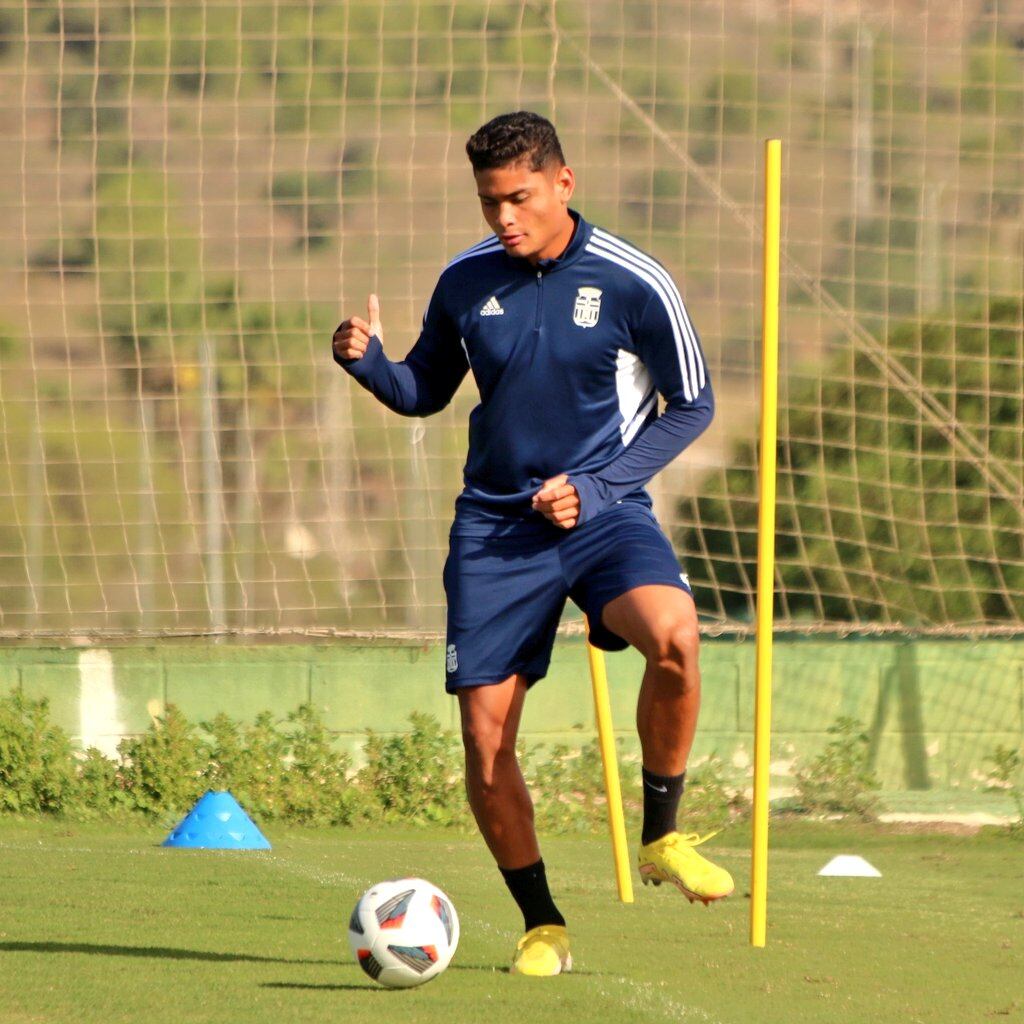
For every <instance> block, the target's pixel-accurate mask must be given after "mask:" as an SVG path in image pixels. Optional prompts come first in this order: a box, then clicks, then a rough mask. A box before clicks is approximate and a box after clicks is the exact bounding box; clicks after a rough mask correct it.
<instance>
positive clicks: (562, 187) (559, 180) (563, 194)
mask: <svg viewBox="0 0 1024 1024" xmlns="http://www.w3.org/2000/svg"><path fill="white" fill-rule="evenodd" d="M575 190H576V175H575V174H573V172H572V168H571V167H566V166H565V165H563V166H562V167H560V168H559V169H558V170H557V171H556V172H555V192H556V193H557V194H558V198H559V199H560V200H561V201H562V202H563V203H565V204H566V205H568V203H569V200H570V199H571V198H572V194H573V192H574V191H575Z"/></svg>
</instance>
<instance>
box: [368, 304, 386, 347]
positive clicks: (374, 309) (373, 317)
mask: <svg viewBox="0 0 1024 1024" xmlns="http://www.w3.org/2000/svg"><path fill="white" fill-rule="evenodd" d="M366 319H367V320H369V321H370V333H371V334H376V335H377V337H378V338H380V340H381V341H383V340H384V332H383V329H382V328H381V325H380V299H378V298H377V296H376V295H375V294H371V295H370V297H369V298H368V299H367V300H366Z"/></svg>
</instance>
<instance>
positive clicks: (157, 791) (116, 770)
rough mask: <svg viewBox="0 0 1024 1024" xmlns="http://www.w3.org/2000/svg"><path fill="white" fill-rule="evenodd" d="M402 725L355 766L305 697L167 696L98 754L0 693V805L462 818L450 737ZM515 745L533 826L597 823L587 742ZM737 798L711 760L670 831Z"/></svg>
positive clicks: (70, 811)
mask: <svg viewBox="0 0 1024 1024" xmlns="http://www.w3.org/2000/svg"><path fill="white" fill-rule="evenodd" d="M409 723H410V726H411V729H410V731H409V732H407V733H403V734H400V735H394V736H383V735H380V734H378V733H375V732H373V731H372V730H369V731H368V732H367V738H366V745H365V748H364V754H365V764H364V765H363V767H362V768H360V769H359V770H358V771H356V770H354V769H353V766H352V764H351V761H350V759H349V757H348V756H347V755H346V754H344V753H342V752H340V751H339V750H337V749H336V748H335V745H334V742H333V739H332V736H331V734H330V732H329V731H328V729H327V727H326V725H325V724H324V722H323V719H322V718H321V717H320V716H319V714H318V713H317V711H316V709H315V708H314V707H313V706H311V705H308V704H307V705H303V706H301V707H299V708H298V709H297V710H295V711H293V712H292V713H291V714H290V715H288V716H287V718H286V719H284V720H283V721H279V720H276V719H275V718H274V716H273V715H272V714H271V713H270V712H263V713H262V714H260V715H258V716H257V717H256V719H255V721H254V722H253V723H252V724H245V723H241V722H238V721H236V720H234V719H232V718H230V717H229V716H228V715H226V714H223V713H222V714H218V715H217V716H216V717H215V718H213V719H212V720H210V721H206V722H202V723H199V724H198V725H196V724H193V723H191V722H189V721H188V720H187V719H186V718H185V716H184V715H183V714H182V713H181V711H180V710H179V709H178V708H177V707H175V706H174V705H173V704H169V705H168V706H167V709H166V711H165V712H164V714H163V715H161V716H159V717H158V718H156V719H155V720H154V721H153V722H152V724H151V725H150V727H149V728H148V729H147V730H146V732H145V733H144V734H143V735H141V736H136V737H131V738H128V739H125V740H123V741H122V742H121V743H120V745H119V746H118V754H119V756H118V758H117V759H112V758H109V757H106V756H105V755H104V754H103V753H102V752H101V751H99V750H97V749H96V748H95V747H90V748H89V749H88V750H86V751H85V752H84V753H81V752H76V751H75V750H74V749H73V747H72V745H71V742H70V740H69V738H68V737H67V735H66V734H65V733H64V732H62V731H61V730H60V729H59V728H57V727H56V726H54V725H53V724H52V723H51V722H50V721H49V710H48V708H47V704H46V702H45V701H30V700H27V699H26V698H24V697H23V696H22V695H21V694H20V693H15V694H12V695H11V696H9V697H6V698H4V699H3V700H2V701H0V813H2V812H8V813H27V814H62V815H66V816H68V817H71V818H91V817H97V816H102V815H106V816H109V815H111V814H114V813H119V812H131V813H135V814H144V815H148V816H153V817H160V818H171V817H176V816H179V815H181V814H183V813H184V812H185V811H187V810H188V809H189V808H190V807H191V806H192V805H193V804H194V803H195V801H196V800H197V799H198V798H199V797H200V796H202V794H203V793H204V792H205V791H206V790H208V789H212V790H215V791H217V790H230V791H231V792H232V793H233V794H234V796H235V797H236V798H237V799H238V801H239V802H240V803H241V805H242V806H243V807H244V808H245V809H246V810H247V811H248V812H249V813H250V814H251V815H252V816H253V818H255V819H256V820H257V821H263V822H266V821H282V822H287V823H289V824H294V825H354V824H358V823H359V822H360V821H370V822H403V823H406V824H413V825H417V824H443V825H451V826H467V825H469V824H470V822H471V820H472V818H471V815H470V812H469V806H468V803H467V801H466V797H465V792H464V787H463V768H462V748H461V744H460V743H459V740H458V737H457V736H456V735H455V734H454V733H452V732H450V731H449V730H446V729H443V728H442V727H441V725H440V724H439V723H438V722H437V720H436V719H435V718H433V717H432V716H431V715H426V714H422V713H419V712H413V713H412V714H411V715H410V716H409ZM520 753H521V761H522V766H523V770H524V775H525V776H526V780H527V785H528V786H529V788H530V791H531V793H532V795H533V798H534V802H535V809H536V818H537V824H538V826H539V828H540V829H541V830H542V831H544V832H591V831H595V830H597V831H600V830H603V829H604V828H605V827H606V823H607V800H606V797H605V790H604V773H603V768H602V764H601V756H600V748H599V747H598V745H597V743H596V742H591V743H588V744H586V745H584V747H583V748H582V749H581V750H574V749H571V748H570V747H568V746H564V745H561V746H556V747H554V748H552V749H550V750H545V749H544V748H542V747H534V748H533V749H531V750H522V751H521V752H520ZM623 761H624V759H622V758H621V757H620V763H622V762H623ZM621 776H622V789H623V803H624V805H625V809H626V813H627V815H630V816H632V817H634V818H635V817H637V816H638V815H639V814H640V811H641V808H642V797H641V793H640V785H639V776H640V770H639V766H638V764H637V763H636V759H635V758H634V759H632V762H630V761H625V763H624V764H623V767H622V770H621ZM746 806H747V805H746V800H745V797H744V796H743V795H742V792H741V791H740V790H739V789H738V788H737V787H735V786H732V785H730V784H729V783H728V782H727V781H726V779H725V775H724V767H723V765H722V762H721V761H720V760H718V759H717V758H712V759H711V761H709V762H707V763H706V764H704V765H703V766H702V767H701V768H700V769H699V770H698V772H697V774H696V776H695V777H694V778H692V779H691V782H690V785H689V787H688V789H687V794H686V797H685V800H684V803H683V808H682V812H681V816H680V827H681V828H682V829H684V830H685V831H704V830H705V829H707V828H721V827H722V826H723V825H725V824H727V823H729V822H730V821H731V820H733V819H734V818H735V817H737V816H738V815H740V814H743V813H744V812H745V810H746Z"/></svg>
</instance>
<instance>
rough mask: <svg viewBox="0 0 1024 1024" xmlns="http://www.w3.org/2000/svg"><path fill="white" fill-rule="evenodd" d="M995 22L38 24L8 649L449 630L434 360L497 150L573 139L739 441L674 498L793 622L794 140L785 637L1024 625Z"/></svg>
mask: <svg viewBox="0 0 1024 1024" xmlns="http://www.w3.org/2000/svg"><path fill="white" fill-rule="evenodd" d="M1011 8H1012V5H1003V4H993V3H987V2H983V0H965V2H963V3H959V4H953V5H949V4H919V3H910V2H907V0H861V2H859V3H858V2H842V0H830V2H828V3H824V4H811V3H791V2H788V0H787V2H782V0H746V2H740V3H736V2H729V0H690V2H688V3H674V2H668V0H664V2H655V0H638V2H633V0H631V2H628V3H627V2H625V0H593V2H583V0H515V2H513V0H486V2H484V0H448V2H432V0H381V2H374V3H360V2H347V3H334V2H331V3H326V2H315V0H275V2H269V0H268V2H262V0H199V2H188V3H185V2H177V0H124V2H119V0H25V2H19V3H13V2H5V3H2V4H0V90H2V93H3V95H2V104H0V110H2V117H3V121H4V129H5V130H4V137H5V147H6V159H5V161H4V166H3V169H2V171H0V190H2V191H0V197H2V202H3V205H4V210H5V216H4V217H3V221H2V226H0V230H2V231H3V234H4V238H3V245H2V247H0V272H2V276H0V289H2V295H3V306H2V310H0V633H2V634H3V635H4V636H8V637H18V636H20V637H43V636H53V635H57V636H63V635H69V634H103V635H113V636H126V637H131V636H141V635H160V634H175V633H181V634H201V633H210V634H218V633H227V632H240V633H247V634H258V633H286V632H296V633H305V634H316V633H333V632H346V631H361V632H362V631H365V632H369V633H375V634H391V633H397V632H402V631H408V630H414V631H417V632H420V633H427V634H430V633H436V632H437V631H439V630H441V629H442V628H443V622H444V595H443V592H442V590H441V585H440V575H441V566H442V562H443V558H444V555H445V551H446V542H447V528H448V525H449V522H450V519H451V515H452V507H453V501H454V498H455V496H456V494H457V493H458V491H459V488H460V483H461V468H462V463H463V459H464V454H465V444H466V422H467V417H468V413H469V411H470V409H471V408H472V407H473V405H474V404H475V402H476V400H477V396H476V392H475V388H474V385H473V383H472V380H471V378H467V381H466V383H465V384H464V385H463V387H462V389H461V391H460V393H459V394H458V395H457V397H456V400H455V401H454V403H453V404H452V405H451V406H450V407H449V408H448V409H447V410H445V412H444V413H442V414H440V415H438V416H436V417H433V418H431V419H428V420H416V421H409V420H403V419H400V418H398V417H395V416H393V415H391V414H390V413H388V412H386V411H385V410H384V409H383V408H382V407H380V406H379V405H378V404H376V403H375V402H374V400H373V399H372V398H370V397H369V396H368V395H367V394H365V393H364V392H363V391H361V389H359V388H358V387H356V386H355V385H354V384H353V382H351V381H350V380H348V378H347V376H346V375H345V374H344V373H342V372H341V371H340V370H339V369H338V368H337V367H336V366H335V365H334V364H333V362H332V360H331V355H330V339H331V335H332V332H333V330H334V328H335V326H336V325H337V324H338V322H339V321H340V320H342V319H343V318H344V317H345V316H348V315H352V314H360V315H362V314H364V313H365V303H366V296H367V294H368V293H369V292H370V291H376V292H377V293H379V295H380V296H381V307H382V319H383V323H384V326H385V333H386V349H387V351H388V353H389V355H390V356H391V357H392V358H396V359H397V358H401V357H402V356H403V355H404V354H405V352H406V351H407V349H408V347H409V346H410V345H411V343H412V341H413V340H414V338H415V336H416V333H417V330H418V327H419V323H420V318H421V315H422V311H423V308H424V306H425V303H426V300H427V298H428V296H429V294H430V291H431V289H432V287H433V284H434V282H435V280H436V276H437V274H438V272H439V270H440V269H441V267H442V266H443V265H444V263H445V262H446V261H447V259H449V258H450V257H451V256H452V255H453V254H455V253H457V252H458V251H460V250H461V249H463V248H465V247H467V246H468V245H471V244H473V243H474V242H476V241H477V240H479V239H480V238H481V237H483V236H484V234H485V233H486V228H485V225H484V224H483V221H482V219H481V217H480V213H479V209H478V206H477V203H476V200H475V195H474V188H473V182H472V178H471V176H470V173H469V168H468V164H467V161H466V159H465V155H464V151H463V146H464V143H465V140H466V138H467V137H468V135H469V134H470V133H471V132H472V131H473V130H474V129H475V128H476V127H478V126H479V125H480V124H481V123H482V122H483V121H485V120H487V119H488V118H490V117H492V116H494V115H495V114H498V113H502V112H505V111H508V110H514V109H521V108H526V109H533V110H537V111H539V112H541V113H544V114H545V115H547V116H549V117H551V118H552V119H553V120H554V121H555V123H556V125H557V127H558V129H559V132H560V135H561V138H562V141H563V146H564V149H565V152H566V155H567V159H568V160H569V162H570V164H571V165H572V166H573V167H574V169H575V170H576V172H577V176H578V181H579V187H578V192H577V197H576V205H578V207H579V208H580V209H581V210H582V211H583V212H584V214H585V215H586V216H587V218H588V219H589V220H591V221H593V222H596V223H598V224H601V225H602V226H604V227H606V228H608V229H609V230H612V231H614V232H617V233H619V234H621V235H624V236H625V237H627V238H629V239H630V240H631V241H633V242H634V243H636V244H637V245H639V246H641V247H642V248H644V249H646V250H647V251H649V252H651V253H652V254H654V255H655V256H657V257H658V258H659V259H660V260H661V261H662V262H663V263H664V264H666V266H667V267H668V268H669V269H670V270H671V271H672V273H673V274H674V276H675V277H676V280H677V281H678V283H679V285H680V288H681V290H682V292H683V295H684V296H685V298H686V300H687V303H688V306H689V309H690V313H691V316H692V319H693V321H694V323H695V325H696V327H697V329H698V331H699V332H700V334H701V336H702V340H703V343H704V346H705V349H706V351H707V355H708V359H709V363H710V366H711V370H712V376H713V380H714V384H715V389H716V396H717V401H718V414H717V419H716V422H715V424H714V426H713V428H712V429H711V430H710V431H709V433H708V434H707V435H706V436H705V437H704V438H702V439H701V440H700V441H699V442H698V443H697V444H696V445H694V446H693V448H692V449H691V450H689V451H688V452H686V453H685V454H684V455H683V456H682V457H681V458H680V459H679V460H678V462H677V463H676V464H674V465H672V466H670V467H669V468H668V469H667V470H665V471H664V472H663V473H662V474H661V475H660V476H659V477H658V478H657V479H656V480H655V481H654V483H653V484H652V485H651V491H652V494H653V496H654V499H655V505H656V510H657V512H658V515H659V517H660V519H661V521H662V522H663V524H664V525H665V527H666V529H667V530H668V532H669V533H670V535H671V537H672V539H673V542H674V543H675V545H676V548H677V551H678V552H679V554H680V556H681V558H682V560H683V561H684V564H685V565H686V567H687V569H688V571H689V573H690V577H691V581H692V583H693V586H694V591H695V594H696V596H697V601H698V606H699V609H700V611H701V614H702V618H703V621H704V622H705V624H706V626H707V627H708V628H709V629H713V630H714V629H717V630H745V629H747V628H748V626H749V624H750V622H751V621H752V611H753V608H752V592H753V584H754V579H755V561H756V544H755V529H756V519H757V507H756V503H757V497H756V496H757V488H756V454H757V452H756V429H757V408H756V402H757V395H758V393H759V379H758V376H759V367H758V349H759V333H760V308H759V304H760V246H761V240H760V205H761V196H760V188H761V185H760V182H761V173H762V169H761V152H762V149H761V145H762V139H763V138H764V137H766V136H778V137H780V138H782V139H783V141H784V160H785V162H784V204H783V260H782V268H783V307H782V320H781V336H782V381H781V389H782V390H781V409H780V446H779V460H780V462H779V508H778V535H777V548H778V566H777V576H776V585H777V595H778V596H777V612H778V622H779V625H780V627H781V628H790V629H822V628H832V629H839V630H849V629H876V630H886V629H905V630H926V631H933V630H934V631H951V630H968V629H969V630H978V631H987V632H990V633H996V632H1001V631H1012V630H1017V629H1019V628H1020V626H1021V618H1022V614H1024V551H1022V537H1024V530H1022V527H1024V523H1022V516H1024V500H1022V476H1024V465H1022V463H1024V404H1022V395H1024V351H1022V348H1024V343H1022V333H1024V327H1022V313H1021V295H1022V291H1024V228H1022V223H1024V219H1022V200H1024V174H1022V171H1024V164H1022V157H1021V153H1022V152H1024V58H1022V48H1024V16H1022V15H1021V12H1020V10H1019V9H1017V10H1016V11H1014V10H1012V9H1011Z"/></svg>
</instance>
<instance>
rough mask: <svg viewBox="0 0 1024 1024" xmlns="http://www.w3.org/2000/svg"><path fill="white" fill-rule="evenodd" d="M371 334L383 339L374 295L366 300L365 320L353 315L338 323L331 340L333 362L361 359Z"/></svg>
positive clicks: (377, 304) (378, 307)
mask: <svg viewBox="0 0 1024 1024" xmlns="http://www.w3.org/2000/svg"><path fill="white" fill-rule="evenodd" d="M373 335H377V337H378V338H379V339H380V340H381V341H383V340H384V331H383V328H382V327H381V325H380V300H379V299H378V298H377V296H376V295H371V296H370V297H369V298H368V299H367V300H366V319H365V320H364V319H363V318H362V317H361V316H354V317H352V318H351V319H349V320H343V321H342V322H341V323H340V324H339V325H338V329H337V330H336V331H335V332H334V338H333V339H332V341H331V348H332V350H333V352H334V360H335V362H337V363H340V362H341V361H342V360H351V359H361V358H362V357H363V355H364V354H365V353H366V346H367V345H368V344H369V343H370V338H371V337H373Z"/></svg>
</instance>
